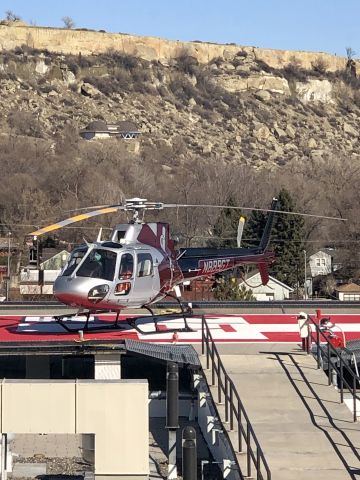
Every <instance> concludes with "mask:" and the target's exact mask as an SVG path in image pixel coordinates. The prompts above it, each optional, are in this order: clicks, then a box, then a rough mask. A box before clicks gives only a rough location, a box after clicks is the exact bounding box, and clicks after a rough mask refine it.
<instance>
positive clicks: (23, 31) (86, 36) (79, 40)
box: [0, 25, 346, 71]
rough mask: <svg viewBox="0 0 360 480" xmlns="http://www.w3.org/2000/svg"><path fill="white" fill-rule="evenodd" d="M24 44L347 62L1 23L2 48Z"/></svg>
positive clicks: (335, 66) (202, 57)
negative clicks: (253, 55) (242, 54)
mask: <svg viewBox="0 0 360 480" xmlns="http://www.w3.org/2000/svg"><path fill="white" fill-rule="evenodd" d="M21 45H28V46H29V47H32V48H38V49H47V50H49V51H52V52H58V53H64V54H75V55H77V54H79V53H82V54H83V55H92V54H98V53H101V52H105V51H107V50H109V49H113V50H117V51H120V52H124V53H127V54H131V55H136V56H138V57H141V58H144V59H146V60H169V59H171V58H176V57H178V56H180V55H181V54H186V55H192V56H194V57H196V58H197V59H198V61H199V62H200V63H207V62H209V61H210V60H212V59H213V58H216V57H223V58H225V59H226V58H233V57H234V56H235V55H236V54H237V53H238V51H239V50H242V51H245V52H248V53H252V54H255V56H256V58H258V59H259V60H262V61H264V62H266V63H267V64H268V65H270V66H271V67H273V68H283V67H284V66H285V65H287V64H289V63H290V62H291V61H292V60H293V59H294V57H295V58H296V60H297V62H298V63H299V65H300V66H301V67H303V68H307V69H311V68H312V64H313V63H314V62H318V61H319V60H321V61H323V62H325V63H326V65H327V70H328V71H335V70H341V69H343V68H344V66H345V63H346V59H345V58H344V57H337V56H336V55H331V54H328V53H321V52H320V53H317V52H302V51H301V52H300V51H288V50H273V49H268V48H256V47H244V46H240V45H234V44H231V45H221V44H213V43H205V42H179V41H171V40H163V39H160V38H156V37H143V36H136V35H127V34H124V33H102V32H94V31H77V30H66V29H62V28H44V27H27V26H21V25H19V26H16V25H0V48H1V49H2V50H11V49H14V48H15V47H20V46H21Z"/></svg>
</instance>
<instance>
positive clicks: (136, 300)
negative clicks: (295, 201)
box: [30, 198, 329, 333]
mask: <svg viewBox="0 0 360 480" xmlns="http://www.w3.org/2000/svg"><path fill="white" fill-rule="evenodd" d="M276 204H277V200H276V199H273V202H272V205H271V208H270V209H268V210H265V211H267V212H269V216H268V220H267V224H266V226H265V229H264V232H263V235H262V239H261V241H260V244H259V246H258V247H255V248H241V247H240V241H241V235H242V231H243V227H244V221H245V219H244V217H243V216H241V217H240V220H239V227H238V248H228V249H222V248H180V249H179V250H176V249H175V244H174V241H173V240H172V239H171V236H170V228H169V224H167V223H163V222H154V223H146V222H144V221H143V218H144V214H145V212H146V211H148V210H162V209H163V208H171V207H173V208H179V207H187V208H196V207H214V206H213V205H181V204H163V203H159V202H149V201H147V200H146V199H141V198H132V199H129V200H126V201H125V202H124V204H119V205H111V206H101V208H100V206H99V207H96V208H97V209H96V210H93V211H90V212H87V213H81V214H78V215H76V216H73V217H70V218H68V219H66V220H63V221H61V222H58V223H54V224H52V225H49V226H47V227H44V228H41V229H40V230H37V231H34V232H32V233H31V234H30V235H31V236H33V237H34V238H35V237H38V236H40V235H43V234H46V233H49V232H52V231H55V230H57V229H60V228H62V227H64V226H68V225H70V224H73V223H75V222H79V221H81V220H85V219H88V218H93V217H95V216H97V215H101V214H107V213H113V212H117V211H121V210H123V211H127V212H132V213H133V218H132V220H131V221H130V222H129V223H128V224H118V225H115V227H114V229H113V231H112V233H111V236H110V239H108V240H101V232H100V233H99V236H98V238H97V240H96V242H94V243H86V244H84V245H81V246H79V247H77V248H75V249H74V250H73V251H72V253H71V255H70V257H69V260H68V262H67V264H66V265H65V267H64V269H63V270H62V271H61V273H60V275H59V276H58V278H57V279H56V281H55V284H54V295H55V297H56V298H57V299H58V300H59V301H60V302H62V303H64V304H67V305H71V306H73V307H77V308H78V309H79V311H82V313H85V314H86V316H87V318H86V323H85V326H84V327H82V329H83V330H90V329H91V330H94V329H95V327H91V326H90V325H89V323H88V322H89V316H90V314H95V313H97V312H104V311H106V312H115V313H116V320H115V322H114V323H113V324H111V325H110V328H120V324H119V322H118V320H119V315H120V312H121V311H122V310H124V309H126V308H145V309H147V310H148V311H149V312H150V313H151V314H152V316H153V319H154V322H155V326H156V322H157V320H158V319H159V318H160V316H159V315H158V316H155V315H154V314H153V311H152V310H151V307H150V305H152V304H153V303H155V302H157V301H159V300H161V299H163V298H164V297H165V296H173V292H174V288H176V287H177V286H178V285H180V284H181V283H183V282H184V281H188V280H194V279H197V278H200V277H206V276H212V275H214V274H216V273H220V272H224V271H226V270H230V269H233V268H235V267H238V266H240V265H248V264H253V265H256V266H257V267H258V269H259V271H260V275H261V280H262V282H263V284H266V283H267V282H268V279H269V274H268V265H269V264H270V263H272V262H273V261H274V254H273V253H272V252H269V251H267V247H268V244H269V239H270V231H271V226H272V222H273V218H274V214H275V212H276V211H277V210H276ZM215 207H216V208H235V209H239V210H254V209H253V208H246V207H227V206H220V205H218V206H215ZM255 210H256V209H255ZM259 210H263V209H259ZM282 213H293V212H282ZM140 214H141V215H140ZM300 215H305V216H306V215H307V214H300ZM310 216H316V215H310ZM140 217H141V218H140ZM325 218H329V217H325ZM175 298H176V297H175ZM179 304H180V306H181V315H182V316H183V318H184V321H185V330H188V329H189V327H188V326H187V323H186V314H185V311H184V309H183V306H182V304H181V302H179ZM66 317H68V316H66ZM163 317H164V316H162V318H163ZM55 318H56V320H57V321H58V322H60V323H61V325H63V327H64V328H65V329H66V330H69V331H73V329H69V327H68V326H67V325H66V323H65V322H63V319H62V318H61V317H55ZM138 318H141V317H138ZM129 322H131V325H132V326H134V327H135V328H137V327H136V322H135V320H134V319H132V320H130V321H129ZM139 331H140V330H139ZM140 332H141V333H144V332H142V331H140Z"/></svg>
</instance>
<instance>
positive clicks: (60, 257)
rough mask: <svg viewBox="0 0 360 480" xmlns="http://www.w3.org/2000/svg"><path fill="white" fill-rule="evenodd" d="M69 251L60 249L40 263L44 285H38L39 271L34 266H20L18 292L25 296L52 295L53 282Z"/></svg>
mask: <svg viewBox="0 0 360 480" xmlns="http://www.w3.org/2000/svg"><path fill="white" fill-rule="evenodd" d="M68 257H69V252H67V251H66V250H62V251H61V252H57V253H56V254H55V255H53V256H52V257H49V258H48V259H46V260H45V261H44V262H42V263H41V264H40V268H41V270H43V271H44V285H43V286H41V287H40V286H39V285H38V280H39V271H38V270H37V269H36V268H29V267H26V268H22V269H21V271H20V294H21V295H26V296H29V295H30V296H32V295H52V294H53V285H54V282H55V280H56V278H57V276H58V275H59V273H60V272H61V269H62V268H63V267H64V265H65V263H66V262H67V259H68Z"/></svg>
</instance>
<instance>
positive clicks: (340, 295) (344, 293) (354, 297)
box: [335, 283, 360, 302]
mask: <svg viewBox="0 0 360 480" xmlns="http://www.w3.org/2000/svg"><path fill="white" fill-rule="evenodd" d="M335 292H336V297H337V299H338V300H343V301H345V302H350V301H360V285H357V284H356V283H348V284H346V285H339V286H338V287H336V288H335Z"/></svg>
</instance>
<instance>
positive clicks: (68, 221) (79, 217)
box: [29, 205, 124, 237]
mask: <svg viewBox="0 0 360 480" xmlns="http://www.w3.org/2000/svg"><path fill="white" fill-rule="evenodd" d="M118 210H124V207H122V206H121V205H119V206H117V207H107V208H101V209H99V210H94V211H92V212H88V213H81V214H80V215H75V216H74V217H70V218H67V219H66V220H62V221H61V222H57V223H53V224H52V225H48V226H47V227H43V228H40V229H39V230H36V231H35V232H31V233H30V234H29V235H31V236H37V237H38V236H40V235H43V234H44V233H49V232H53V231H54V230H58V229H59V228H62V227H66V226H67V225H71V224H72V223H76V222H81V221H82V220H87V219H88V218H92V217H96V216H97V215H103V214H106V213H114V212H117V211H118Z"/></svg>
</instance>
